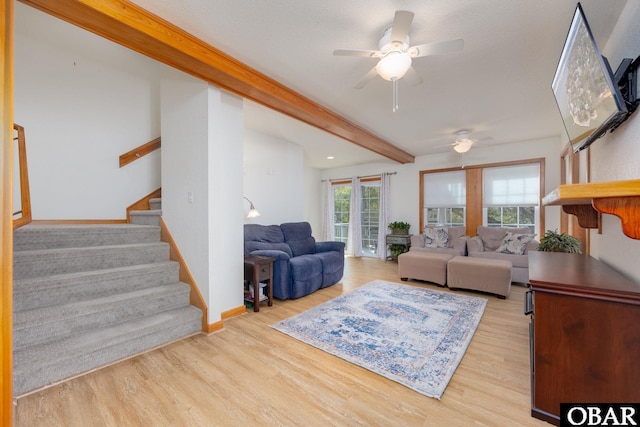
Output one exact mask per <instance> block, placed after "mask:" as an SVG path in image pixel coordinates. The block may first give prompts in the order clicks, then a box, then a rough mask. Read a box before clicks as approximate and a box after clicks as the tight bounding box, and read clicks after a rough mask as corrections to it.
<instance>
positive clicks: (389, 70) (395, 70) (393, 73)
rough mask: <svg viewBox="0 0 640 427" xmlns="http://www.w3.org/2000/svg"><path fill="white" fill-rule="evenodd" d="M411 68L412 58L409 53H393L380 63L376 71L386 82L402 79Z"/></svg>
mask: <svg viewBox="0 0 640 427" xmlns="http://www.w3.org/2000/svg"><path fill="white" fill-rule="evenodd" d="M409 68H411V56H410V55H409V54H408V53H407V52H398V51H392V52H389V53H388V54H387V55H386V56H385V57H384V58H382V59H381V60H380V61H378V65H376V71H377V72H378V74H379V75H380V77H382V78H383V79H385V80H389V81H391V80H393V78H396V79H401V78H402V77H403V76H404V75H405V74H406V73H407V71H409Z"/></svg>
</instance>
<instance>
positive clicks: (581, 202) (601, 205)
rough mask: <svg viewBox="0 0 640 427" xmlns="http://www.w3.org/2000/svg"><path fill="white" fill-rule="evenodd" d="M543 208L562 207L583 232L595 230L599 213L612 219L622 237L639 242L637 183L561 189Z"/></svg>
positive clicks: (639, 191) (639, 193)
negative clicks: (585, 229)
mask: <svg viewBox="0 0 640 427" xmlns="http://www.w3.org/2000/svg"><path fill="white" fill-rule="evenodd" d="M542 204H543V205H545V206H562V209H563V210H564V211H565V212H566V213H569V214H573V215H576V216H577V217H578V222H579V223H580V226H582V227H584V228H598V227H599V225H600V214H601V213H606V214H611V215H615V216H617V217H618V218H620V220H621V222H622V231H623V232H624V234H625V235H627V236H629V237H631V238H632V239H640V179H632V180H627V181H609V182H592V183H587V184H566V185H561V186H559V187H558V188H556V189H555V190H553V191H552V192H551V193H549V194H547V195H546V196H545V197H543V198H542Z"/></svg>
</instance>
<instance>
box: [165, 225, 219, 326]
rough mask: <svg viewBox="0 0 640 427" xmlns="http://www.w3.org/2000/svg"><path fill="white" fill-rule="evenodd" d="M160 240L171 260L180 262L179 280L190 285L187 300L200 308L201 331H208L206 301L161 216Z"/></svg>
mask: <svg viewBox="0 0 640 427" xmlns="http://www.w3.org/2000/svg"><path fill="white" fill-rule="evenodd" d="M160 240H162V241H163V242H166V243H168V244H169V248H170V249H169V258H170V259H171V261H175V262H177V263H178V264H180V281H181V282H183V283H186V284H187V285H189V287H191V292H190V293H189V302H190V303H191V305H193V306H196V307H198V308H199V309H200V310H202V331H203V332H205V333H210V331H209V330H210V329H211V326H210V325H209V324H208V319H209V314H208V308H207V303H206V302H205V301H204V298H202V294H201V293H200V289H198V285H197V283H196V280H195V279H194V278H193V275H192V274H191V270H189V267H188V266H187V263H186V262H185V260H184V258H183V257H182V254H181V253H180V250H179V249H178V245H177V244H176V242H175V240H173V236H171V232H170V231H169V228H168V227H167V224H166V223H165V222H164V220H163V219H162V217H160Z"/></svg>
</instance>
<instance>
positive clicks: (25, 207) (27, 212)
mask: <svg viewBox="0 0 640 427" xmlns="http://www.w3.org/2000/svg"><path fill="white" fill-rule="evenodd" d="M13 129H14V130H15V131H17V132H18V168H19V169H18V170H19V171H20V183H19V184H20V210H21V211H22V216H21V217H20V218H18V219H16V220H14V221H13V228H14V229H16V228H18V227H22V226H23V225H26V224H29V223H30V222H31V192H30V191H29V169H28V168H27V143H26V141H25V137H24V128H23V127H22V126H20V125H17V124H15V123H14V124H13ZM12 186H13V184H12ZM14 210H15V206H14Z"/></svg>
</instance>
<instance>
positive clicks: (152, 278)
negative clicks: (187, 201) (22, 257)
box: [13, 261, 179, 312]
mask: <svg viewBox="0 0 640 427" xmlns="http://www.w3.org/2000/svg"><path fill="white" fill-rule="evenodd" d="M178 275H179V265H178V263H176V262H174V261H163V262H157V263H150V264H137V265H129V266H125V267H115V268H109V269H103V270H91V271H80V272H74V273H65V274H58V275H52V276H41V277H31V278H25V279H15V280H14V281H13V310H14V312H17V311H22V310H30V309H34V308H37V307H47V306H52V305H56V304H64V303H69V302H76V301H82V300H86V299H90V298H100V297H104V296H107V295H112V294H114V293H117V292H127V291H129V290H133V289H141V288H146V287H151V286H157V285H164V284H169V283H174V282H176V281H177V280H178Z"/></svg>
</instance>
